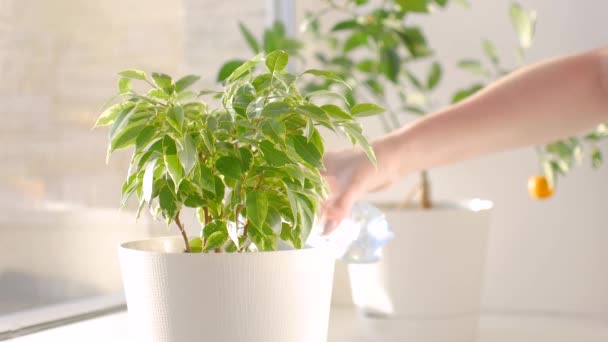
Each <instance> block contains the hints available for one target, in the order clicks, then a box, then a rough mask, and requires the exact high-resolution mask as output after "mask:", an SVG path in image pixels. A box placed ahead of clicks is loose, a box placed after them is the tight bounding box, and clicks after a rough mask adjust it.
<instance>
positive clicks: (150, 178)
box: [141, 159, 157, 203]
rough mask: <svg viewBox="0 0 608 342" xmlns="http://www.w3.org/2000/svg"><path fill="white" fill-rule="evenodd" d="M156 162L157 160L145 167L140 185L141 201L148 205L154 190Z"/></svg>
mask: <svg viewBox="0 0 608 342" xmlns="http://www.w3.org/2000/svg"><path fill="white" fill-rule="evenodd" d="M156 161H157V159H154V160H152V161H150V162H149V163H148V164H147V165H146V170H145V171H144V178H143V181H142V185H141V186H142V193H143V195H142V199H143V200H144V201H145V202H148V203H150V200H152V193H153V190H154V188H153V186H154V170H155V168H156Z"/></svg>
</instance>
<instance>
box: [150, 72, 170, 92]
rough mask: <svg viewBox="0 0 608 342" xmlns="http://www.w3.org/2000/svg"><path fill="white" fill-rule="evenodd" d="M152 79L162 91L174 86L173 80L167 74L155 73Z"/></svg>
mask: <svg viewBox="0 0 608 342" xmlns="http://www.w3.org/2000/svg"><path fill="white" fill-rule="evenodd" d="M152 79H153V80H154V84H156V85H157V86H158V87H159V88H161V89H167V88H170V87H171V86H172V85H173V80H171V76H169V75H167V74H163V73H158V72H153V73H152Z"/></svg>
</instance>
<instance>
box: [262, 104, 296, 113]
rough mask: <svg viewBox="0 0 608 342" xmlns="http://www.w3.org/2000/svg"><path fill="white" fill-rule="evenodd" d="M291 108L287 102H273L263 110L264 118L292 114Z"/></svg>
mask: <svg viewBox="0 0 608 342" xmlns="http://www.w3.org/2000/svg"><path fill="white" fill-rule="evenodd" d="M291 112H292V110H291V107H290V106H289V105H288V104H287V103H285V102H272V103H269V104H267V105H266V106H265V107H264V109H262V114H261V115H262V116H263V117H277V116H280V115H283V114H288V113H291Z"/></svg>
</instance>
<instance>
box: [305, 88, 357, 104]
mask: <svg viewBox="0 0 608 342" xmlns="http://www.w3.org/2000/svg"><path fill="white" fill-rule="evenodd" d="M314 97H331V98H334V99H337V100H340V101H342V102H344V103H345V104H348V103H349V102H348V100H347V99H346V97H344V95H342V94H340V93H337V92H335V91H331V90H324V89H322V90H316V91H313V92H310V93H308V94H306V98H307V99H308V100H310V99H312V98H314Z"/></svg>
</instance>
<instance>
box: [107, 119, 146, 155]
mask: <svg viewBox="0 0 608 342" xmlns="http://www.w3.org/2000/svg"><path fill="white" fill-rule="evenodd" d="M144 127H146V126H145V122H140V121H138V122H135V123H132V124H129V125H126V126H124V128H122V129H121V130H119V131H117V132H116V133H115V134H114V136H113V137H112V139H111V143H110V151H116V150H121V149H124V148H127V147H129V146H131V145H134V144H135V141H136V139H137V136H138V135H139V134H140V133H141V132H142V130H143V129H144Z"/></svg>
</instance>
